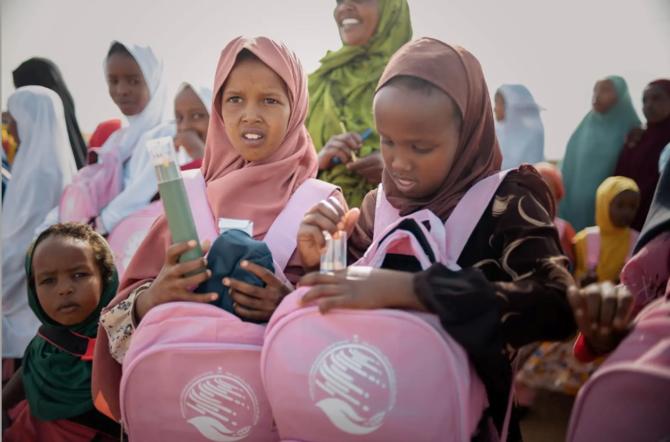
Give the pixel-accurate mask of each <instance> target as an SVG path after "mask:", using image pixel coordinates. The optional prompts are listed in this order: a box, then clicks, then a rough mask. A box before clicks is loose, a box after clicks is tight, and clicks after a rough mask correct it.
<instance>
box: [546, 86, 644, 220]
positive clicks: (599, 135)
mask: <svg viewBox="0 0 670 442" xmlns="http://www.w3.org/2000/svg"><path fill="white" fill-rule="evenodd" d="M606 79H607V80H610V81H612V83H614V87H615V88H616V93H617V102H616V104H615V105H614V106H612V108H611V109H610V110H608V111H607V112H605V113H604V114H599V113H596V112H594V111H593V110H591V111H590V112H589V113H588V114H587V115H586V117H584V119H583V120H582V122H581V123H580V125H579V126H578V127H577V130H575V132H574V133H573V134H572V137H570V141H569V142H568V147H567V150H566V152H565V158H564V159H563V163H562V167H561V172H562V173H563V183H564V184H565V198H563V200H562V201H561V203H560V205H559V212H558V215H559V217H560V218H563V219H565V220H567V221H568V222H570V224H572V226H573V227H574V228H575V230H576V231H578V232H579V231H581V230H583V229H585V228H586V227H590V226H594V225H595V209H596V192H597V190H598V187H599V186H600V185H601V184H602V183H603V181H605V180H606V179H607V178H609V177H610V176H612V174H613V173H614V169H615V167H616V164H617V161H618V159H619V154H620V153H621V149H622V147H623V145H624V143H625V139H626V135H627V134H628V132H629V131H630V130H631V129H632V128H633V127H637V126H640V124H641V122H640V118H639V117H638V115H637V112H635V108H634V107H633V102H632V100H631V98H630V93H629V92H628V85H627V84H626V80H624V79H623V78H621V77H618V76H610V77H606Z"/></svg>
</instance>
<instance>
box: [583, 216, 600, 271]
mask: <svg viewBox="0 0 670 442" xmlns="http://www.w3.org/2000/svg"><path fill="white" fill-rule="evenodd" d="M599 262H600V228H599V227H597V226H596V227H587V228H586V267H587V268H588V270H589V271H591V272H595V271H596V269H597V268H598V263H599Z"/></svg>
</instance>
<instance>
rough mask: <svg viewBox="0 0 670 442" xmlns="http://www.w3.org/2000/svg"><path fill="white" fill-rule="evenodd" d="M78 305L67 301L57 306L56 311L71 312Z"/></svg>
mask: <svg viewBox="0 0 670 442" xmlns="http://www.w3.org/2000/svg"><path fill="white" fill-rule="evenodd" d="M79 307H80V305H79V304H77V303H75V302H68V303H65V304H63V305H61V306H60V307H58V311H59V312H61V313H72V312H74V311H75V310H77V309H78V308H79Z"/></svg>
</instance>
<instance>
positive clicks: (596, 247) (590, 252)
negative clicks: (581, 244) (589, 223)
mask: <svg viewBox="0 0 670 442" xmlns="http://www.w3.org/2000/svg"><path fill="white" fill-rule="evenodd" d="M639 236H640V232H638V231H637V230H633V229H631V230H630V247H629V248H628V255H626V262H628V261H630V259H631V257H632V256H633V249H635V243H637V238H638V237H639ZM599 262H600V227H597V226H595V227H587V228H586V265H587V268H588V269H589V272H593V273H595V272H596V269H597V268H598V263H599Z"/></svg>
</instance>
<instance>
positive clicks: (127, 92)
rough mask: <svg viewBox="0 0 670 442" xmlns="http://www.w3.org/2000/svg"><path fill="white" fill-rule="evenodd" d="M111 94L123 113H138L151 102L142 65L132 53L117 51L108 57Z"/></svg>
mask: <svg viewBox="0 0 670 442" xmlns="http://www.w3.org/2000/svg"><path fill="white" fill-rule="evenodd" d="M107 85H108V86H109V96H110V97H112V100H114V103H115V104H116V105H117V106H118V107H119V109H120V110H121V112H122V113H123V115H125V116H126V117H132V116H135V115H138V114H139V113H140V112H142V111H143V110H144V108H145V107H146V106H147V104H149V100H150V99H151V94H150V93H149V88H148V86H147V83H146V81H145V80H144V75H143V74H142V70H141V69H140V65H138V64H137V61H135V59H134V58H133V57H131V56H130V55H126V54H120V53H115V54H112V55H111V56H110V57H109V58H108V59H107Z"/></svg>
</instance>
